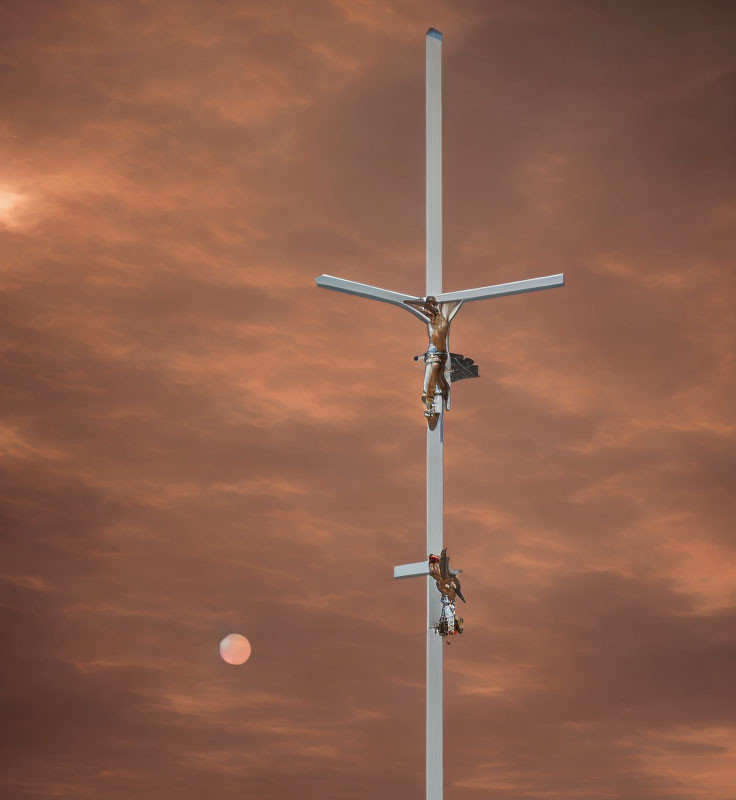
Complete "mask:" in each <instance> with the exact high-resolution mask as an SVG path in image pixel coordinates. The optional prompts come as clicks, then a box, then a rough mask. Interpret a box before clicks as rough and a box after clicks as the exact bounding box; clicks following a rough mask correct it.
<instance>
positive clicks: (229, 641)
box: [220, 633, 251, 664]
mask: <svg viewBox="0 0 736 800" xmlns="http://www.w3.org/2000/svg"><path fill="white" fill-rule="evenodd" d="M250 650H251V648H250V642H249V641H248V640H247V639H246V638H245V636H241V635H240V634H239V633H228V635H227V636H226V637H225V638H224V639H223V640H222V641H221V642H220V655H221V656H222V660H223V661H227V663H228V664H245V662H246V661H247V660H248V659H249V658H250Z"/></svg>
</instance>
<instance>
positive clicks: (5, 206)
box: [0, 189, 23, 224]
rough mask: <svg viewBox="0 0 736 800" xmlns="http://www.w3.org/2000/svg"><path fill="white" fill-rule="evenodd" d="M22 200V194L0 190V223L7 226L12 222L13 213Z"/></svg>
mask: <svg viewBox="0 0 736 800" xmlns="http://www.w3.org/2000/svg"><path fill="white" fill-rule="evenodd" d="M22 199H23V195H22V194H16V193H15V192H6V191H3V190H2V189H0V222H4V223H7V224H12V223H13V222H14V213H13V212H14V211H16V210H17V208H18V206H19V205H20V202H21V200H22Z"/></svg>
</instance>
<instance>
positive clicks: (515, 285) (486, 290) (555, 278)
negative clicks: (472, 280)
mask: <svg viewBox="0 0 736 800" xmlns="http://www.w3.org/2000/svg"><path fill="white" fill-rule="evenodd" d="M564 285H565V276H564V274H562V273H561V274H559V275H545V276H544V277H543V278H529V279H528V280H525V281H512V282H511V283H498V284H496V285H495V286H481V287H480V288H478V289H463V290H462V291H460V292H445V293H444V294H438V295H437V300H438V301H440V302H443V303H444V302H448V301H450V300H464V301H465V302H466V303H469V302H470V301H471V300H483V299H485V298H486V297H503V296H504V295H507V294H522V293H523V292H537V291H539V290H540V289H554V288H556V287H557V286H564Z"/></svg>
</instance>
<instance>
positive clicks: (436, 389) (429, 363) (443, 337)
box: [404, 295, 462, 431]
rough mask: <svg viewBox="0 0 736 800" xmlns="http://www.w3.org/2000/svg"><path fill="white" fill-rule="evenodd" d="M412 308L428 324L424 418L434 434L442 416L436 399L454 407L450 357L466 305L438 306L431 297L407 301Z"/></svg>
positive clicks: (459, 303)
mask: <svg viewBox="0 0 736 800" xmlns="http://www.w3.org/2000/svg"><path fill="white" fill-rule="evenodd" d="M404 303H405V304H406V305H408V306H412V308H415V309H416V310H417V311H418V312H419V313H420V314H421V315H422V317H423V318H424V319H425V320H426V322H427V333H428V335H429V346H428V347H427V352H426V353H425V354H424V364H425V368H424V387H423V391H422V402H423V403H424V405H425V411H424V416H425V417H426V418H427V425H428V426H429V429H430V430H432V431H433V430H434V429H435V428H436V427H437V421H438V419H439V415H440V412H439V411H438V409H437V406H436V405H435V397H436V396H438V395H439V396H440V397H441V402H442V405H443V406H444V407H445V409H449V407H450V381H449V371H450V370H449V368H448V363H447V360H448V356H449V354H450V350H449V336H450V322H451V321H452V318H453V317H454V316H455V314H456V312H457V310H458V309H459V308H460V305H461V304H462V300H454V301H452V302H449V303H438V302H437V298H436V297H432V296H431V295H430V296H428V297H425V298H424V299H421V300H404Z"/></svg>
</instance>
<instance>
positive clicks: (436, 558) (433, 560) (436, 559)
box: [429, 554, 440, 564]
mask: <svg viewBox="0 0 736 800" xmlns="http://www.w3.org/2000/svg"><path fill="white" fill-rule="evenodd" d="M429 563H430V564H439V563H440V557H439V556H436V555H434V554H432V555H430V557H429Z"/></svg>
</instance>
